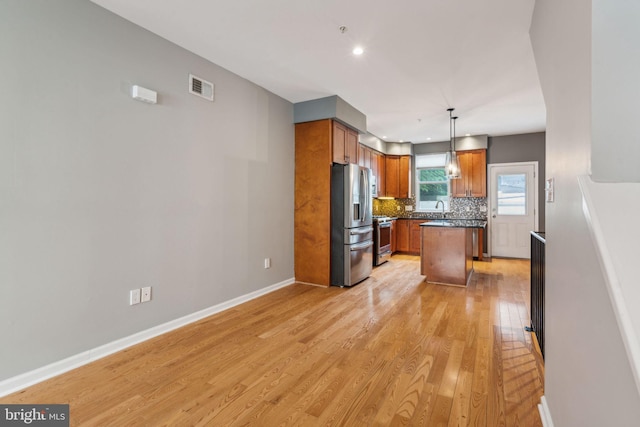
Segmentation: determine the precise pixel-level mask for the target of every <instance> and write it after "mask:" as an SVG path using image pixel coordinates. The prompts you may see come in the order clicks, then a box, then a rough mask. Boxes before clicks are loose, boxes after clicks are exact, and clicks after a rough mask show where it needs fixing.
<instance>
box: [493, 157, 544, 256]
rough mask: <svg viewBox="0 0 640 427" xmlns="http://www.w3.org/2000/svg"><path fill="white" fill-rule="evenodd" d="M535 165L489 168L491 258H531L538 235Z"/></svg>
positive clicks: (522, 164) (536, 167) (519, 164)
mask: <svg viewBox="0 0 640 427" xmlns="http://www.w3.org/2000/svg"><path fill="white" fill-rule="evenodd" d="M537 172H538V162H526V163H504V164H491V165H489V194H490V200H489V206H490V208H491V212H490V213H491V215H490V217H489V234H490V238H491V248H490V250H491V255H492V256H498V257H508V258H531V231H537V228H538V217H537V212H536V211H537V205H538V185H537V180H536V175H537Z"/></svg>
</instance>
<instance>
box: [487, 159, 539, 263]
mask: <svg viewBox="0 0 640 427" xmlns="http://www.w3.org/2000/svg"><path fill="white" fill-rule="evenodd" d="M494 166H497V167H501V166H506V167H509V166H533V226H534V228H535V230H531V231H539V228H540V198H539V195H538V191H539V188H538V161H537V160H536V161H532V162H512V163H489V164H488V165H487V210H488V212H487V228H488V229H489V233H487V255H486V256H488V257H489V258H490V257H491V250H492V248H491V240H492V239H491V234H490V233H491V230H492V229H493V228H492V222H493V221H492V218H493V215H492V209H493V207H492V204H491V203H492V202H491V201H492V199H493V197H491V195H492V194H493V187H494V185H495V184H494V183H493V181H492V180H491V169H492V168H493V167H494Z"/></svg>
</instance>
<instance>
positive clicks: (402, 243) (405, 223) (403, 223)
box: [396, 219, 411, 252]
mask: <svg viewBox="0 0 640 427" xmlns="http://www.w3.org/2000/svg"><path fill="white" fill-rule="evenodd" d="M410 222H411V220H408V219H399V220H397V221H396V250H397V251H398V252H409V223H410Z"/></svg>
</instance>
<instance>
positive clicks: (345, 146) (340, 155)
mask: <svg viewBox="0 0 640 427" xmlns="http://www.w3.org/2000/svg"><path fill="white" fill-rule="evenodd" d="M333 162H334V163H341V164H343V165H346V164H348V163H358V132H357V131H355V130H353V129H351V128H349V127H347V126H345V125H343V124H342V123H339V122H336V121H334V122H333Z"/></svg>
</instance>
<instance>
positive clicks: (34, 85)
mask: <svg viewBox="0 0 640 427" xmlns="http://www.w3.org/2000/svg"><path fill="white" fill-rule="evenodd" d="M0 54H1V56H2V64H3V65H2V67H0V99H1V100H2V102H1V103H0V236H1V237H0V325H2V351H1V352H0V380H2V379H6V378H9V377H11V376H14V375H16V374H20V373H22V372H25V371H28V370H32V369H34V368H37V367H40V366H43V365H45V364H48V363H51V362H54V361H57V360H60V359H62V358H65V357H68V356H71V355H75V354H77V353H80V352H82V351H85V350H88V349H91V348H94V347H97V346H100V345H102V344H105V343H109V342H111V341H113V340H116V339H119V338H122V337H126V336H129V335H131V334H133V333H135V332H138V331H141V330H145V329H147V328H150V327H152V326H155V325H158V324H161V323H164V322H167V321H169V320H172V319H176V318H178V317H181V316H184V315H187V314H190V313H193V312H196V311H198V310H201V309H204V308H207V307H210V306H213V305H215V304H218V303H221V302H224V301H228V300H230V299H232V298H234V297H238V296H241V295H245V294H247V293H250V292H253V291H256V290H259V289H262V288H265V287H267V286H269V285H273V284H276V283H279V282H282V281H285V280H288V279H291V278H293V182H294V179H293V172H294V127H293V124H292V123H293V106H292V104H290V103H289V102H287V101H285V100H283V99H281V98H279V97H277V96H275V95H273V94H271V93H269V92H267V91H265V90H264V89H262V88H260V87H258V86H256V85H254V84H253V83H250V82H248V81H247V80H244V79H242V78H240V77H238V76H236V75H234V74H231V73H230V72H228V71H226V70H224V69H222V68H220V67H218V66H216V65H214V64H212V63H210V62H207V61H205V60H203V59H202V58H200V57H198V56H196V55H194V54H191V53H189V52H187V51H185V50H183V49H181V48H179V47H177V46H175V45H174V44H171V43H169V42H167V41H166V40H164V39H161V38H159V37H157V36H155V35H154V34H151V33H150V32H147V31H145V30H143V29H141V28H139V27H136V26H135V25H133V24H131V23H129V22H128V21H125V20H123V19H121V18H119V17H118V16H116V15H113V14H111V13H110V12H107V11H105V10H104V9H102V8H100V7H98V6H96V5H94V4H93V3H90V2H89V1H88V0H59V1H55V2H54V1H50V0H29V1H22V0H4V1H2V2H0ZM189 73H193V74H195V75H197V76H199V77H202V78H204V79H206V80H209V81H211V82H213V83H215V85H216V90H215V95H216V99H215V102H214V103H210V102H208V101H205V100H203V99H201V98H198V97H196V96H194V95H191V94H189V93H187V79H188V75H189ZM132 84H139V85H142V86H144V87H147V88H150V89H153V90H156V91H158V94H159V103H158V104H157V105H148V104H144V103H142V102H138V101H134V100H133V99H131V97H130V95H129V90H130V87H131V85H132ZM265 257H271V258H272V268H271V269H268V270H265V269H264V268H263V259H264V258H265ZM142 286H153V300H152V301H151V302H150V303H145V304H141V305H136V306H129V304H128V294H129V290H130V289H134V288H140V287H142Z"/></svg>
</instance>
